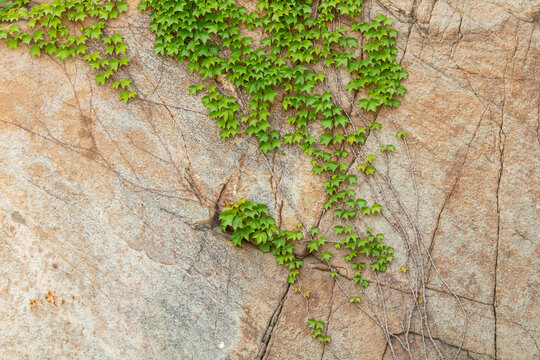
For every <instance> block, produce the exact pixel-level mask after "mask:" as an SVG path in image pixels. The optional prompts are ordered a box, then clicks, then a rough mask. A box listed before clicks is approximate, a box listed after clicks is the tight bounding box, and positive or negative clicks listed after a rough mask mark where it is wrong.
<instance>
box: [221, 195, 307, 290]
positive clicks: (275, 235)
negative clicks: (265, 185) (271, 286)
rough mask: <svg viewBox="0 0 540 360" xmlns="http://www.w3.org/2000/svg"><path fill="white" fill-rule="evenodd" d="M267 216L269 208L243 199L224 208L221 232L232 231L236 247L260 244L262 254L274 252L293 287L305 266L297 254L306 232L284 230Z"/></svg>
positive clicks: (232, 238)
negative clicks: (294, 251) (297, 247)
mask: <svg viewBox="0 0 540 360" xmlns="http://www.w3.org/2000/svg"><path fill="white" fill-rule="evenodd" d="M267 214H268V207H267V206H266V205H264V204H255V203H253V202H251V201H248V200H247V199H244V198H242V199H240V200H238V201H237V202H236V203H234V204H232V205H228V206H225V207H224V208H223V211H222V212H221V214H220V215H219V218H220V220H221V229H222V230H223V231H226V230H231V231H232V236H231V240H232V242H233V244H234V246H240V245H242V241H243V240H245V241H249V242H251V243H253V244H255V245H257V246H258V247H259V249H260V250H261V251H262V252H265V253H267V252H271V253H272V254H273V255H274V256H275V257H276V262H277V263H278V264H279V265H283V266H285V267H287V269H289V276H288V278H287V281H288V282H289V283H291V284H292V283H294V282H295V281H296V276H297V275H298V271H299V269H300V267H301V266H302V264H303V260H301V259H297V258H296V257H295V256H294V254H293V250H294V247H295V245H294V241H295V240H301V239H302V238H303V233H302V231H300V230H296V231H289V230H283V231H282V230H280V229H279V227H277V225H276V221H275V220H274V218H273V217H271V216H268V215H267Z"/></svg>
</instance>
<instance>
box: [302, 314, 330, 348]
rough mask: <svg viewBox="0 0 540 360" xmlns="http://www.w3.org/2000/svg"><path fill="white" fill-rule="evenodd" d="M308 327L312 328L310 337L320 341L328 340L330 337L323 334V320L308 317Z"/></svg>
mask: <svg viewBox="0 0 540 360" xmlns="http://www.w3.org/2000/svg"><path fill="white" fill-rule="evenodd" d="M307 326H308V328H310V329H312V332H311V337H312V338H314V339H317V340H319V341H320V342H322V343H326V342H330V341H331V340H332V339H331V338H330V336H328V335H323V330H324V326H325V324H324V321H322V320H315V319H308V322H307Z"/></svg>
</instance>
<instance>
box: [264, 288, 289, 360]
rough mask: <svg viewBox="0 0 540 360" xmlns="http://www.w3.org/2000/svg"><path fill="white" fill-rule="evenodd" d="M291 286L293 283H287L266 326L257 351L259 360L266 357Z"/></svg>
mask: <svg viewBox="0 0 540 360" xmlns="http://www.w3.org/2000/svg"><path fill="white" fill-rule="evenodd" d="M290 288H291V284H289V283H287V288H286V289H285V291H284V292H283V295H282V296H281V299H280V301H279V303H278V306H277V307H276V309H275V310H274V313H273V314H272V316H271V317H270V321H268V325H267V326H266V330H265V332H264V335H263V337H262V339H261V343H262V344H261V345H260V346H259V350H258V351H257V356H256V359H257V360H262V359H264V358H265V356H266V354H267V352H268V350H269V347H268V345H269V344H270V340H271V339H272V334H273V332H274V329H275V327H276V324H277V322H278V321H279V317H280V316H281V310H283V305H284V304H285V299H286V297H287V294H289V290H290Z"/></svg>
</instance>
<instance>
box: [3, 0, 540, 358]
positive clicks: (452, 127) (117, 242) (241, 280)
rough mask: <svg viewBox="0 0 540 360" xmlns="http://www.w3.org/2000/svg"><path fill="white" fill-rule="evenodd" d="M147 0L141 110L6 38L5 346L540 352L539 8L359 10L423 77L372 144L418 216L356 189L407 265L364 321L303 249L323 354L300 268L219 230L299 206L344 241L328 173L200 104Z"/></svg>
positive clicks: (395, 6) (307, 353) (60, 351)
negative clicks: (423, 315)
mask: <svg viewBox="0 0 540 360" xmlns="http://www.w3.org/2000/svg"><path fill="white" fill-rule="evenodd" d="M135 4H136V1H131V2H130V6H131V10H130V13H129V14H128V15H127V16H125V17H124V18H122V19H121V20H120V21H117V22H116V23H114V24H112V25H111V26H113V27H114V31H118V32H120V33H122V34H124V35H125V37H126V41H127V42H128V44H129V46H130V50H129V51H130V56H131V57H132V59H133V61H132V63H131V64H130V66H129V68H128V72H129V75H130V76H131V77H133V78H134V83H135V85H136V86H137V88H138V90H139V91H138V92H139V94H141V98H140V99H138V100H135V101H132V102H130V103H129V104H128V105H124V104H123V103H121V102H120V101H118V94H117V93H116V92H115V91H114V90H112V89H110V88H108V87H96V86H95V83H94V81H93V75H94V74H93V73H92V72H91V71H90V70H89V69H88V67H87V65H86V64H84V63H83V62H81V61H78V60H71V61H68V62H67V63H65V64H58V63H57V62H56V61H55V60H53V59H51V58H48V57H46V56H44V57H42V58H39V59H35V58H31V57H30V56H29V55H28V52H27V50H26V49H19V50H16V51H12V50H8V49H7V47H6V45H5V43H3V42H2V43H1V44H0V85H1V86H0V97H1V99H2V101H0V191H1V193H2V196H1V197H0V259H1V264H2V266H1V267H0V345H1V349H2V350H1V351H0V358H2V359H26V358H27V359H47V358H70V359H71V358H80V359H88V358H100V359H101V358H103V359H105V358H130V359H131V358H140V359H153V358H155V359H178V358H180V359H252V358H264V359H289V358H290V359H304V358H305V359H312V358H322V359H332V358H335V355H337V356H339V358H342V359H374V358H385V359H386V358H392V357H393V356H394V355H395V356H396V357H397V358H400V359H401V358H407V357H408V355H407V354H406V353H405V352H404V351H402V349H401V348H400V347H399V344H398V343H399V341H402V342H404V343H405V342H408V343H409V344H410V349H411V352H412V354H413V358H424V355H423V352H424V349H425V351H427V358H430V359H431V358H434V359H435V358H438V357H439V353H440V355H441V356H443V357H444V358H454V354H456V353H457V351H458V349H459V348H460V347H461V348H462V350H461V351H460V353H459V355H458V357H457V358H458V359H492V358H498V359H538V358H540V350H539V346H540V310H539V309H540V307H539V306H538V298H539V296H540V294H539V290H538V289H539V285H540V284H539V283H540V274H539V270H538V269H540V261H539V260H538V259H539V258H540V245H539V239H540V216H539V210H540V205H539V204H540V202H539V198H540V181H539V179H540V174H539V170H540V143H539V140H540V133H539V123H540V122H539V111H540V84H539V83H540V80H539V76H538V75H539V73H540V24H539V22H538V21H539V16H540V2H539V1H532V0H531V1H509V0H497V1H489V2H484V1H471V2H461V1H442V0H439V1H434V0H417V1H403V0H400V1H397V0H381V1H366V2H365V16H366V18H367V17H373V16H374V15H375V14H376V13H377V12H383V13H385V14H387V15H390V16H392V17H394V18H396V20H397V21H396V24H395V26H396V27H397V28H398V30H399V31H400V32H399V39H398V47H399V49H400V55H399V56H400V59H401V61H402V64H403V65H404V67H405V68H406V69H407V70H408V71H409V79H408V80H407V83H406V87H407V88H408V93H407V95H406V96H405V98H404V99H403V102H402V105H401V107H399V109H397V110H394V111H393V113H390V112H389V111H387V110H385V111H382V112H381V114H379V117H378V121H379V122H381V123H383V124H384V128H383V130H382V132H381V133H380V134H379V135H378V136H379V138H377V139H375V138H373V137H370V139H369V141H368V144H367V147H368V148H377V147H378V145H379V142H382V143H389V142H392V143H394V144H395V145H396V149H397V151H396V154H394V155H392V156H390V157H384V156H380V157H378V159H377V160H376V167H377V168H378V169H379V170H380V171H381V172H382V173H384V174H386V175H387V177H388V179H390V180H391V182H392V183H391V184H392V187H393V189H394V190H395V194H396V196H397V198H398V199H399V201H400V204H402V206H403V209H401V208H400V207H399V204H398V203H397V201H396V197H394V195H392V194H386V193H384V192H382V193H381V192H378V185H377V184H376V183H370V184H365V183H363V184H361V185H360V186H359V193H362V194H364V197H365V198H366V199H367V200H369V201H379V202H380V203H382V204H383V205H384V206H385V214H387V216H388V218H389V219H391V220H392V221H393V222H395V223H397V224H400V225H401V224H403V226H400V227H392V226H391V225H389V224H388V223H386V222H385V221H384V219H376V220H374V224H375V226H376V228H377V230H378V231H383V232H384V233H385V235H386V240H387V241H388V242H389V243H390V244H392V245H393V246H394V247H395V248H396V259H395V260H394V264H393V265H392V266H391V268H390V269H389V271H388V274H386V275H385V276H383V277H381V279H380V280H381V283H382V287H381V290H379V289H378V288H377V286H375V285H374V284H372V286H370V288H369V289H368V290H367V291H366V293H365V294H362V296H364V295H365V296H366V298H365V299H364V301H363V302H362V303H361V304H360V307H361V308H362V309H363V310H364V311H365V312H362V311H361V310H360V307H356V306H355V305H353V304H350V303H349V301H348V299H347V296H346V295H345V294H344V292H346V293H347V294H354V296H358V295H361V294H360V293H358V291H359V290H358V288H357V287H354V286H352V284H351V282H350V281H349V280H348V278H350V277H352V275H353V274H351V273H349V271H348V270H347V268H346V267H345V266H346V265H345V264H344V263H343V262H340V261H339V259H337V258H336V259H335V260H334V261H333V262H332V264H333V266H335V267H336V268H337V270H338V272H339V273H340V274H341V275H342V276H339V279H340V280H339V281H340V283H339V284H340V285H341V286H342V287H343V288H341V287H340V286H338V285H337V283H335V282H334V281H332V279H331V278H330V277H329V276H328V268H326V266H325V265H324V264H322V263H320V262H319V261H318V260H317V259H316V258H315V257H313V256H309V257H307V258H306V266H305V268H304V269H302V276H301V279H302V284H301V286H302V290H303V291H305V290H309V291H310V296H309V310H310V315H311V316H314V317H317V318H318V319H322V320H324V321H325V322H327V324H328V326H329V328H328V334H329V335H331V336H332V339H333V341H332V343H331V345H330V346H326V347H325V346H323V345H321V344H319V343H318V342H316V341H313V340H312V339H311V337H310V336H309V334H310V332H309V331H308V329H307V328H306V327H305V323H306V321H307V319H308V315H307V312H306V308H305V300H304V298H303V297H302V296H301V294H300V292H297V291H295V289H294V287H293V286H288V285H287V284H286V281H285V278H286V271H285V270H284V269H282V268H280V267H278V266H277V265H276V264H275V261H274V260H273V258H272V257H271V256H270V255H264V254H261V253H260V252H259V251H257V250H256V249H255V248H254V247H251V246H245V247H243V248H233V247H232V245H231V244H230V241H229V239H228V238H227V236H226V235H222V234H220V233H219V231H218V230H219V229H218V228H217V227H216V225H217V218H216V214H217V211H218V210H219V208H220V207H221V206H223V205H224V204H226V203H228V202H231V201H234V200H236V199H237V198H239V197H247V198H250V199H251V200H253V201H257V202H262V203H266V204H268V205H269V206H270V208H271V211H272V214H273V215H274V216H275V217H276V219H277V220H278V223H279V224H280V225H282V226H284V227H288V228H292V227H294V225H295V224H296V223H297V222H298V219H297V218H296V216H295V210H294V209H293V207H294V208H295V209H296V210H297V211H298V212H299V213H300V214H302V217H303V220H304V221H305V222H306V223H308V224H309V225H314V224H317V223H318V222H319V221H320V223H321V232H322V233H325V234H330V233H331V229H332V226H333V223H332V221H333V220H332V217H331V216H328V215H326V216H322V218H321V212H320V209H321V203H322V202H323V201H324V198H323V192H322V189H321V186H320V179H318V178H316V177H314V176H312V175H311V171H310V164H309V161H308V160H307V159H306V158H305V157H304V156H303V154H302V153H301V151H299V150H298V149H288V150H287V151H286V153H287V154H286V155H285V156H281V155H275V156H270V157H269V161H268V163H267V161H266V160H265V158H264V157H263V156H262V154H261V153H260V152H259V151H258V150H257V147H256V145H255V143H254V142H253V141H252V140H249V141H248V140H246V138H245V137H237V138H235V139H233V140H231V141H226V142H223V141H222V140H221V139H220V138H219V137H218V135H217V130H216V128H215V125H214V124H213V121H212V120H210V119H209V118H208V116H207V113H206V110H205V108H204V107H203V106H202V104H201V103H200V99H199V98H197V97H191V96H188V95H187V93H188V91H187V87H188V86H189V85H192V84H195V83H197V82H198V81H199V80H200V79H198V77H197V76H196V75H190V74H189V73H188V72H187V71H186V68H185V65H184V64H180V63H178V62H176V61H174V60H172V59H168V58H161V57H156V56H155V55H154V54H153V51H152V46H153V37H152V35H151V33H150V32H149V30H148V28H147V26H146V25H147V23H148V21H149V19H148V17H147V16H146V15H144V14H138V13H137V12H136V10H135V6H134V5H135ZM332 81H334V82H335V83H337V80H336V79H332ZM145 92H148V94H147V95H142V94H144V93H145ZM393 119H395V121H396V123H397V125H398V126H399V127H400V128H402V129H404V130H405V131H406V132H407V134H408V148H409V150H410V157H411V159H412V166H411V163H410V162H409V160H408V156H407V152H406V148H405V146H404V144H403V143H402V142H398V141H397V140H395V136H394V134H395V128H394V125H393V124H392V120H393ZM357 120H358V119H357ZM358 121H359V120H358ZM412 173H414V180H415V181H416V183H417V186H416V187H415V186H414V185H413V177H412V176H411V174H412ZM272 174H274V175H275V177H273V176H272ZM277 182H279V183H280V184H281V185H280V186H278V185H277ZM383 185H384V184H383ZM384 186H386V185H384ZM284 192H285V194H284ZM288 199H290V200H291V201H292V205H291V204H290V203H289V201H288ZM411 224H414V226H412V225H411ZM363 225H364V224H362V226H363ZM366 225H367V224H366ZM370 225H371V224H370ZM415 227H416V229H418V232H415V230H414V229H415ZM401 229H403V230H401ZM401 231H403V232H401ZM400 234H401V235H400ZM403 234H405V235H403ZM420 237H421V239H422V240H423V241H424V243H425V244H426V248H427V249H428V250H429V251H430V253H431V254H432V257H433V261H434V263H435V264H436V266H437V270H435V269H433V268H429V269H428V267H427V266H426V271H427V273H426V274H425V278H426V284H425V290H424V294H425V299H426V306H427V310H429V311H428V319H429V324H430V328H429V330H430V331H431V335H432V337H433V338H434V340H433V341H430V340H429V339H428V340H426V342H425V346H424V342H423V341H422V340H421V333H422V331H426V330H427V329H426V328H422V327H421V326H420V325H419V323H418V320H417V318H416V317H415V318H414V319H413V321H412V322H411V327H410V333H409V334H408V336H407V337H405V336H404V335H402V332H403V331H402V329H403V328H406V326H404V324H406V323H407V311H408V309H409V306H410V304H411V303H410V291H411V289H410V288H409V287H408V285H407V281H406V280H407V279H408V278H409V277H410V276H412V275H408V274H409V273H407V274H404V273H402V272H400V271H399V267H400V266H401V265H402V264H405V263H406V261H407V259H408V258H407V252H406V245H405V243H404V241H403V239H405V238H407V239H414V238H417V239H420ZM299 252H300V253H301V252H302V251H301V249H300V250H299ZM424 260H425V261H427V259H426V258H424ZM438 272H439V273H440V274H441V275H442V278H443V279H444V280H445V282H446V284H447V285H448V287H449V288H450V289H452V291H453V292H454V293H455V294H456V295H457V296H459V299H460V302H461V304H462V306H463V309H464V310H465V314H466V316H465V315H464V314H463V313H462V311H461V308H460V305H459V303H458V301H456V298H455V297H453V296H452V294H451V293H450V290H449V289H448V287H447V286H446V285H445V283H443V281H442V280H441V278H440V277H439V276H438V275H437V274H438ZM411 273H412V271H411ZM369 276H371V277H372V276H373V275H369ZM371 279H372V280H374V279H373V278H371ZM386 285H388V286H389V287H386ZM379 291H383V293H384V294H385V295H386V296H387V300H388V302H387V303H386V307H387V308H386V312H387V315H388V318H387V319H386V320H385V319H384V318H383V317H381V318H380V320H381V321H382V323H385V324H387V326H388V328H389V329H390V330H391V331H392V332H393V333H395V334H398V335H397V337H398V338H399V339H400V340H397V338H393V339H392V340H391V344H392V348H391V347H389V346H387V342H386V340H385V337H384V334H383V331H381V329H380V328H379V327H377V326H376V325H375V324H374V323H373V321H371V320H370V316H374V315H375V314H376V315H380V314H382V311H383V308H382V303H380V302H378V301H377V300H376V298H377V296H378V294H380V292H379ZM420 292H422V291H420ZM368 299H372V300H373V301H372V302H370V301H368ZM416 306H418V307H419V308H422V306H423V305H416ZM415 319H416V320H415ZM464 324H466V325H467V332H466V333H465V335H464V338H463V345H461V342H462V330H463V325H464ZM426 336H427V335H426ZM392 350H393V351H392Z"/></svg>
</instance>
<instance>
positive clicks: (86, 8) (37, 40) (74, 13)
mask: <svg viewBox="0 0 540 360" xmlns="http://www.w3.org/2000/svg"><path fill="white" fill-rule="evenodd" d="M28 3H29V1H28V0H16V1H10V2H8V4H7V6H5V7H0V39H7V45H8V47H9V48H10V49H16V48H17V47H18V46H19V45H20V44H24V45H28V46H29V50H30V54H31V55H32V56H41V55H42V54H43V53H46V54H48V55H50V56H55V57H56V58H58V60H60V61H64V60H66V59H69V58H72V57H75V56H77V55H81V56H82V58H83V59H84V60H85V61H86V62H88V63H89V65H90V67H91V68H92V69H96V70H98V71H100V73H98V74H97V75H96V83H97V84H98V85H103V84H105V82H106V81H107V80H108V79H110V78H111V77H112V76H113V75H114V74H115V73H116V72H118V71H119V70H120V68H122V67H123V66H126V65H127V64H128V63H129V58H128V57H127V56H126V50H127V45H126V44H125V43H124V41H123V38H122V35H120V34H113V35H111V36H107V35H106V34H105V33H104V28H105V22H106V21H108V20H110V19H115V18H117V17H118V15H119V14H121V13H123V12H125V11H127V9H128V4H127V2H125V1H118V0H114V1H101V0H54V1H52V2H50V3H41V4H38V5H33V6H29V5H28ZM7 23H12V24H11V25H9V26H8V27H5V26H4V25H2V24H7ZM6 26H7V25H6ZM91 48H95V49H96V50H95V51H91V50H90V49H91ZM99 49H102V50H99ZM111 83H112V86H113V87H114V88H121V89H122V91H121V93H120V99H121V100H123V101H124V102H127V101H128V100H129V99H131V98H132V97H134V96H135V94H136V93H135V91H130V90H129V87H130V86H131V80H129V79H122V80H116V81H112V82H111Z"/></svg>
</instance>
